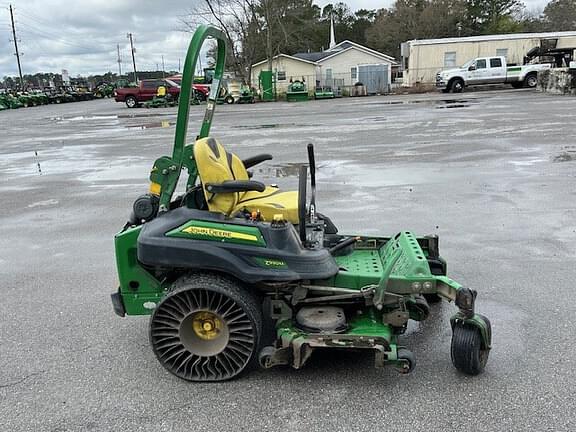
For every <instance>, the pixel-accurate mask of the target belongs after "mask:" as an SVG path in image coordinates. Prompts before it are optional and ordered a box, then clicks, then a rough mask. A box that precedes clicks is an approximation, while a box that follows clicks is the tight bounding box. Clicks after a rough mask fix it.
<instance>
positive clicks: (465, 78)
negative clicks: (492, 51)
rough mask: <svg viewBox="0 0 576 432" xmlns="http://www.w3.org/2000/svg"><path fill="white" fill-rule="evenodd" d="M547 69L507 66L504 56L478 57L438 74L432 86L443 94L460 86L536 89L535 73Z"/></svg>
mask: <svg viewBox="0 0 576 432" xmlns="http://www.w3.org/2000/svg"><path fill="white" fill-rule="evenodd" d="M550 67H552V66H551V65H550V64H526V65H522V66H516V65H514V66H508V65H507V64H506V57H478V58H475V59H473V60H470V61H469V62H467V63H465V64H464V65H463V66H462V67H460V68H455V69H446V70H442V71H440V72H438V73H437V74H436V87H437V88H440V89H442V91H443V92H444V93H448V92H450V91H452V92H453V93H460V92H461V91H462V90H464V87H468V86H475V85H485V84H511V85H512V87H514V88H521V87H536V84H537V83H538V72H540V71H542V70H545V69H549V68H550Z"/></svg>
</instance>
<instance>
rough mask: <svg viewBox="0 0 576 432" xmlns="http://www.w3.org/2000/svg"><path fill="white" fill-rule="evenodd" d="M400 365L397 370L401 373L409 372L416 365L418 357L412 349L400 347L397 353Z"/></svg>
mask: <svg viewBox="0 0 576 432" xmlns="http://www.w3.org/2000/svg"><path fill="white" fill-rule="evenodd" d="M397 358H398V362H399V365H398V366H397V367H396V370H397V371H398V372H400V373H401V374H409V373H410V372H412V371H413V370H414V368H415V367H416V357H415V356H414V353H413V352H412V351H409V350H407V349H406V348H398V354H397Z"/></svg>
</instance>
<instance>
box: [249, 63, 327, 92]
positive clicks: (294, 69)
mask: <svg viewBox="0 0 576 432" xmlns="http://www.w3.org/2000/svg"><path fill="white" fill-rule="evenodd" d="M266 70H268V60H262V61H261V62H258V63H256V64H253V65H252V71H251V75H252V77H251V78H252V83H253V85H257V84H258V77H259V76H260V72H261V71H266ZM272 70H273V71H274V72H275V78H276V91H277V92H278V93H280V94H282V93H286V90H287V88H288V84H290V80H293V81H295V80H302V79H303V78H304V80H305V81H306V82H307V83H309V82H310V79H311V78H312V77H314V76H315V75H316V63H315V62H312V61H308V60H304V59H300V58H297V57H293V56H289V55H287V54H280V55H277V56H275V57H274V58H273V59H272ZM308 87H309V88H310V85H308ZM313 90H314V89H313V88H312V91H313Z"/></svg>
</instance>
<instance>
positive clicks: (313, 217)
mask: <svg viewBox="0 0 576 432" xmlns="http://www.w3.org/2000/svg"><path fill="white" fill-rule="evenodd" d="M308 164H309V165H310V185H311V186H312V187H311V189H312V197H311V198H310V222H311V223H315V222H316V161H315V159H314V145H313V144H312V143H310V144H308Z"/></svg>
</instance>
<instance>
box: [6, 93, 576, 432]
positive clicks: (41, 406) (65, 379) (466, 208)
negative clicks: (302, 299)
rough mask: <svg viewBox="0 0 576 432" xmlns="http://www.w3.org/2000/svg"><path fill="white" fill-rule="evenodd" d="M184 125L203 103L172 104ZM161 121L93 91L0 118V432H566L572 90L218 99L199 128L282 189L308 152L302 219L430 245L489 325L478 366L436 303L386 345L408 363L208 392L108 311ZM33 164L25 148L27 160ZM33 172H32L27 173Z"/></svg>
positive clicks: (349, 363)
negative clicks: (457, 363) (314, 205)
mask: <svg viewBox="0 0 576 432" xmlns="http://www.w3.org/2000/svg"><path fill="white" fill-rule="evenodd" d="M191 111H192V114H191V117H190V129H189V131H190V135H191V136H194V134H195V133H196V132H197V131H198V129H199V121H200V119H201V117H202V114H203V108H202V107H192V109H191ZM174 121H175V109H174V108H169V109H157V110H146V109H138V110H130V109H128V108H126V107H125V106H124V105H123V104H116V103H114V102H113V101H112V100H99V101H92V102H83V103H75V104H66V105H58V106H55V105H52V106H42V107H36V108H28V109H21V110H14V111H5V112H2V113H0V130H1V131H2V133H1V135H0V196H1V197H2V205H1V206H0V246H1V247H0V280H1V281H2V282H1V288H0V289H1V293H2V300H1V303H0V311H1V313H0V430H4V431H85V430H93V431H123V430H125V431H179V430H206V431H232V430H234V431H251V430H257V431H323V430H330V431H333V432H336V431H376V430H378V431H388V430H406V431H456V430H459V431H532V430H537V431H574V430H576V414H575V413H576V398H575V396H574V383H575V382H576V345H575V344H574V340H575V339H576V318H575V312H574V310H575V306H576V301H575V299H574V292H575V288H574V281H575V280H576V265H575V263H576V241H575V240H576V187H575V185H576V139H575V138H574V130H575V129H574V127H575V125H576V99H574V98H569V97H560V96H549V95H541V94H538V93H535V92H533V91H498V92H492V91H489V92H481V93H464V94H461V95H450V96H446V95H440V94H437V95H411V96H387V97H371V98H358V99H342V100H334V101H313V102H308V103H295V104H288V103H275V104H255V105H247V106H219V107H218V109H217V111H216V115H215V119H214V126H213V129H212V132H213V135H214V136H215V137H218V138H219V139H220V140H221V142H222V143H223V144H224V145H226V146H227V147H228V148H229V149H230V150H232V151H234V152H236V153H238V154H239V155H240V156H249V155H253V154H257V153H261V152H270V153H273V154H274V155H275V158H274V160H273V161H270V162H268V163H267V165H265V166H263V167H262V168H259V169H257V170H256V173H255V178H262V179H264V180H265V181H267V182H271V183H278V184H280V186H281V187H285V188H295V187H296V184H297V179H296V176H297V169H296V168H295V167H297V164H298V163H301V162H304V161H305V160H306V150H305V148H306V144H307V143H308V142H312V143H314V144H315V146H316V157H317V160H318V165H319V171H318V176H319V178H318V183H319V184H318V188H319V191H318V195H319V198H318V199H319V203H318V206H319V210H320V211H322V212H323V213H327V214H329V215H330V216H331V217H332V219H333V220H334V222H335V223H336V224H337V225H338V226H339V228H340V230H341V231H343V232H361V233H382V234H394V233H395V232H397V231H399V230H401V229H410V230H413V231H415V232H417V233H420V234H430V233H437V234H438V235H439V236H440V251H441V253H442V255H443V256H444V257H445V258H446V259H447V261H448V271H449V275H450V276H452V277H453V278H455V279H457V280H459V281H461V282H462V283H464V284H465V285H467V286H469V287H472V288H475V289H477V290H478V291H479V296H478V302H477V309H478V311H480V312H481V313H483V314H485V315H487V316H488V317H489V318H490V319H491V321H492V325H493V331H494V340H493V342H494V348H493V351H492V353H491V357H490V360H489V363H488V366H487V369H486V371H485V373H484V374H483V375H481V376H478V377H467V376H463V375H461V374H459V373H457V372H456V370H455V369H454V368H453V367H452V364H451V362H450V336H451V331H450V327H449V322H448V319H449V317H450V315H451V314H452V312H453V311H454V308H453V306H452V305H449V304H443V305H439V306H436V307H435V308H434V311H433V316H432V317H431V319H429V320H428V321H427V322H424V323H422V324H421V325H414V326H412V327H411V328H410V331H409V332H408V333H407V334H406V335H405V336H404V337H403V339H402V340H403V343H404V344H405V345H406V346H408V347H409V348H410V349H411V350H412V351H413V352H414V353H415V355H416V357H417V360H418V366H417V368H416V370H415V371H414V372H413V373H412V374H410V375H408V376H402V375H399V374H397V373H396V372H394V371H393V370H392V369H384V370H376V369H373V367H372V366H373V359H372V356H371V355H370V354H353V353H337V354H336V355H334V354H331V355H326V354H322V353H320V354H319V355H315V356H314V357H313V358H312V359H311V361H310V363H309V364H308V365H307V366H306V367H305V368H304V369H302V370H300V371H295V370H291V369H288V368H284V369H282V368H280V369H274V370H269V371H254V372H252V373H250V374H248V375H246V376H244V377H243V378H241V379H239V380H236V381H232V382H226V383H219V384H190V383H187V382H183V381H180V380H178V379H177V378H175V377H173V376H172V375H170V374H169V373H168V372H166V371H165V370H164V369H163V368H162V367H161V366H160V364H159V363H158V362H157V361H156V359H155V357H154V355H153V353H152V350H151V349H150V347H149V345H148V333H147V332H148V319H147V318H145V317H128V318H124V319H122V318H118V317H117V316H115V315H114V313H113V311H112V307H111V303H110V298H109V294H110V293H111V292H112V291H114V290H115V289H116V284H117V281H116V274H115V262H114V252H113V236H114V234H115V232H116V231H117V230H119V229H120V228H121V227H122V225H123V224H124V222H125V221H126V218H127V216H128V212H129V209H130V207H131V205H132V201H133V200H134V199H135V198H136V197H137V196H138V195H139V194H140V193H142V192H144V191H145V190H146V188H147V176H148V170H149V169H150V167H151V165H152V163H153V161H154V159H155V158H156V157H158V156H161V155H162V154H168V153H169V152H170V151H171V144H172V140H173V134H174ZM35 152H36V153H37V156H36V154H35ZM38 164H39V166H40V169H41V173H40V172H39V169H38Z"/></svg>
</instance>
